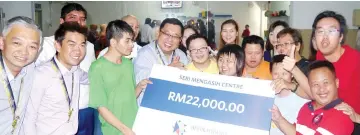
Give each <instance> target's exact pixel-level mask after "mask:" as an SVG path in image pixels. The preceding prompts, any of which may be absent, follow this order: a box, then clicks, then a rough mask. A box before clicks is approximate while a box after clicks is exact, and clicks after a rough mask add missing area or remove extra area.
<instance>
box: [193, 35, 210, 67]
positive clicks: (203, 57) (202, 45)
mask: <svg viewBox="0 0 360 135" xmlns="http://www.w3.org/2000/svg"><path fill="white" fill-rule="evenodd" d="M189 52H190V57H191V59H192V61H193V62H195V63H199V64H203V63H205V62H206V61H207V60H209V49H208V45H207V43H206V41H205V40H204V39H202V38H197V39H194V40H192V41H191V42H190V46H189Z"/></svg>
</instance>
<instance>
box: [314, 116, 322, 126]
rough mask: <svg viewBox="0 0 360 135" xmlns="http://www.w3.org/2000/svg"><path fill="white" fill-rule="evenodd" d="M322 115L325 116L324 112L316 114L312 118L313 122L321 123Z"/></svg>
mask: <svg viewBox="0 0 360 135" xmlns="http://www.w3.org/2000/svg"><path fill="white" fill-rule="evenodd" d="M322 117H323V114H322V113H321V114H317V115H315V116H314V118H313V119H312V123H313V124H315V125H319V123H320V122H321V120H322Z"/></svg>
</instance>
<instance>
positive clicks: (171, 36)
mask: <svg viewBox="0 0 360 135" xmlns="http://www.w3.org/2000/svg"><path fill="white" fill-rule="evenodd" d="M160 32H161V33H163V34H164V35H165V36H166V38H171V39H176V40H180V38H181V36H180V37H179V36H173V35H170V34H168V33H165V32H163V31H160Z"/></svg>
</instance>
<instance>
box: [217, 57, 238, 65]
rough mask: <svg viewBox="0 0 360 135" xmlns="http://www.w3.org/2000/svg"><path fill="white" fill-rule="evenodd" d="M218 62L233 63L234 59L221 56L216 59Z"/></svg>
mask: <svg viewBox="0 0 360 135" xmlns="http://www.w3.org/2000/svg"><path fill="white" fill-rule="evenodd" d="M218 63H222V64H233V63H235V61H234V60H232V59H223V58H220V59H219V60H218Z"/></svg>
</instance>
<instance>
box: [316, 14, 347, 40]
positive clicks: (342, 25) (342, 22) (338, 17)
mask: <svg viewBox="0 0 360 135" xmlns="http://www.w3.org/2000/svg"><path fill="white" fill-rule="evenodd" d="M324 18H334V19H335V20H336V21H338V23H339V24H340V36H341V34H343V40H342V41H341V44H343V43H344V42H345V37H346V33H347V25H346V19H345V18H344V16H342V15H341V14H338V13H336V12H334V11H329V10H326V11H323V12H321V13H319V14H318V15H317V16H316V17H315V20H314V23H313V25H312V28H313V30H316V25H317V24H318V22H319V21H320V20H321V19H324Z"/></svg>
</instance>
